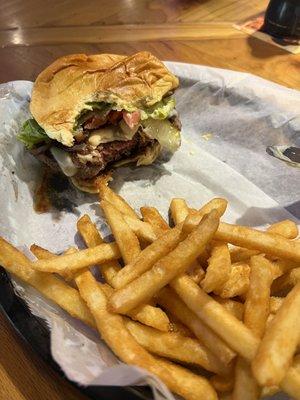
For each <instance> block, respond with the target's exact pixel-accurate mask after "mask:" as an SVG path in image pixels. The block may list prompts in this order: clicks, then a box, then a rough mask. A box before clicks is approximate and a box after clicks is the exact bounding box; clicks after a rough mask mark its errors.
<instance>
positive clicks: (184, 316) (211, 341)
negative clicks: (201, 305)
mask: <svg viewBox="0 0 300 400" xmlns="http://www.w3.org/2000/svg"><path fill="white" fill-rule="evenodd" d="M157 300H158V304H160V305H161V306H162V307H163V308H164V309H166V310H167V311H168V312H170V313H171V315H174V316H175V317H176V318H178V319H179V321H181V322H182V323H183V324H184V325H186V326H187V327H188V328H189V329H190V330H191V331H192V332H193V334H194V335H195V336H196V337H197V338H198V340H199V341H200V343H203V344H204V345H205V346H206V347H207V348H208V349H209V350H210V351H211V352H212V353H213V354H214V355H215V356H217V357H219V359H220V360H221V361H222V363H224V364H225V365H228V364H229V363H230V362H231V361H232V360H233V358H234V357H235V355H236V353H235V352H234V351H233V350H231V348H230V347H229V346H228V345H227V344H226V343H225V342H224V341H223V340H222V339H221V338H220V337H219V336H217V335H216V334H215V333H214V332H213V331H212V330H211V329H210V328H209V327H208V326H207V325H205V324H204V323H203V322H202V321H201V320H200V319H199V318H198V317H197V316H196V314H194V313H193V312H192V311H191V310H190V309H189V308H188V307H187V306H186V305H185V303H184V302H183V301H182V300H181V299H180V298H179V297H178V295H177V294H176V293H175V292H174V291H173V290H172V289H170V288H168V287H166V288H164V289H162V290H161V291H160V292H159V294H158V297H157Z"/></svg>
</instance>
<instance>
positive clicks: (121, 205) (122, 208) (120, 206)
mask: <svg viewBox="0 0 300 400" xmlns="http://www.w3.org/2000/svg"><path fill="white" fill-rule="evenodd" d="M97 186H98V189H99V198H100V202H101V200H106V201H108V202H109V203H111V204H112V205H113V206H114V207H115V208H116V209H117V210H119V212H120V213H122V214H124V215H129V216H130V217H132V218H136V219H139V217H138V215H137V214H136V212H135V211H134V209H133V208H132V207H131V206H130V205H129V204H128V203H127V202H126V201H125V200H124V199H123V197H121V196H119V195H118V194H117V193H115V192H114V191H113V190H111V188H110V187H109V186H108V185H107V183H106V182H104V181H103V180H102V181H101V180H98V182H97Z"/></svg>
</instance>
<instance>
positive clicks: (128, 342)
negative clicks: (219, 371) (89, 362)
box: [76, 272, 217, 400]
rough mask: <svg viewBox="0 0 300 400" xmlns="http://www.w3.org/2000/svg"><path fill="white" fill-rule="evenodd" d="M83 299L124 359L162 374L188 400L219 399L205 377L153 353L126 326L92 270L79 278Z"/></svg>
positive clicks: (77, 278) (158, 374) (102, 330)
mask: <svg viewBox="0 0 300 400" xmlns="http://www.w3.org/2000/svg"><path fill="white" fill-rule="evenodd" d="M76 283H77V286H78V287H79V291H80V294H81V296H82V297H83V299H84V300H85V301H86V303H87V305H88V307H89V308H90V310H91V312H92V314H93V316H94V318H95V321H96V324H97V328H98V330H99V333H100V335H101V337H102V338H103V339H104V341H105V342H106V343H107V344H108V345H109V347H110V348H111V349H112V351H113V352H114V353H115V354H116V355H117V356H118V357H119V358H120V359H121V360H122V361H124V362H126V363H128V364H131V365H136V366H139V367H141V368H145V369H146V370H148V371H149V372H151V373H153V374H155V375H156V376H158V377H159V378H160V379H161V380H162V381H163V382H164V383H165V384H166V385H167V386H168V387H169V388H170V389H171V390H172V391H173V392H174V393H177V394H179V395H180V396H182V397H183V398H185V399H187V400H199V399H201V398H205V399H207V400H217V395H216V393H215V391H214V389H213V388H212V386H211V385H210V384H209V383H208V381H207V380H206V379H205V378H202V377H200V376H198V375H195V374H193V373H192V372H190V371H188V370H186V369H185V368H183V367H179V366H177V365H175V364H173V363H172V362H169V361H165V360H162V359H160V358H156V357H153V356H151V355H150V354H149V353H148V352H147V351H146V350H145V349H143V347H142V346H140V345H139V344H138V343H137V342H136V340H135V339H134V338H133V336H132V335H131V334H130V333H129V332H128V330H127V329H126V327H125V324H124V321H123V318H122V317H121V316H120V315H116V314H113V313H111V312H110V311H109V310H108V307H107V299H106V296H105V294H104V292H103V291H102V286H101V285H99V284H98V283H97V282H96V281H95V279H94V278H93V276H92V274H91V273H90V272H84V273H81V274H79V275H78V276H77V277H76Z"/></svg>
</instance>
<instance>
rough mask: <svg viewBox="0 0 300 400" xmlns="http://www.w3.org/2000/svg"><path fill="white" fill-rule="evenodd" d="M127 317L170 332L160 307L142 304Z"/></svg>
mask: <svg viewBox="0 0 300 400" xmlns="http://www.w3.org/2000/svg"><path fill="white" fill-rule="evenodd" d="M92 225H93V224H92ZM85 228H87V227H85ZM85 233H86V232H85ZM86 238H87V236H86ZM30 250H31V251H32V252H33V254H35V256H36V257H37V258H39V259H43V260H47V259H50V258H54V257H57V255H56V254H53V253H51V252H50V251H48V250H46V249H43V248H42V247H39V246H36V245H33V246H31V248H30ZM76 251H78V250H77V249H74V248H70V249H69V250H67V251H66V252H65V254H67V253H69V254H73V253H74V252H76ZM72 278H74V276H72ZM103 290H104V291H105V292H106V294H107V295H111V294H112V293H113V289H112V288H110V287H109V286H103ZM127 315H128V316H129V317H130V318H132V319H133V320H135V321H139V322H141V323H142V324H145V325H148V326H151V327H153V328H156V329H158V330H161V331H164V332H168V331H169V330H170V320H169V318H168V316H167V315H166V313H165V312H164V311H163V310H161V309H160V308H158V307H153V306H152V305H149V304H142V305H140V306H139V307H137V308H135V309H134V310H131V311H130V312H128V314H127Z"/></svg>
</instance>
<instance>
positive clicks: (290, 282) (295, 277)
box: [271, 268, 300, 296]
mask: <svg viewBox="0 0 300 400" xmlns="http://www.w3.org/2000/svg"><path fill="white" fill-rule="evenodd" d="M298 282H300V268H295V269H292V270H290V271H289V272H287V273H286V274H284V275H282V276H280V277H279V278H277V279H275V280H274V282H273V284H272V289H271V291H272V295H281V296H282V295H286V294H287V293H288V292H289V291H290V290H291V289H292V288H293V287H294V286H295V285H296V284H297V283H298Z"/></svg>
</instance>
